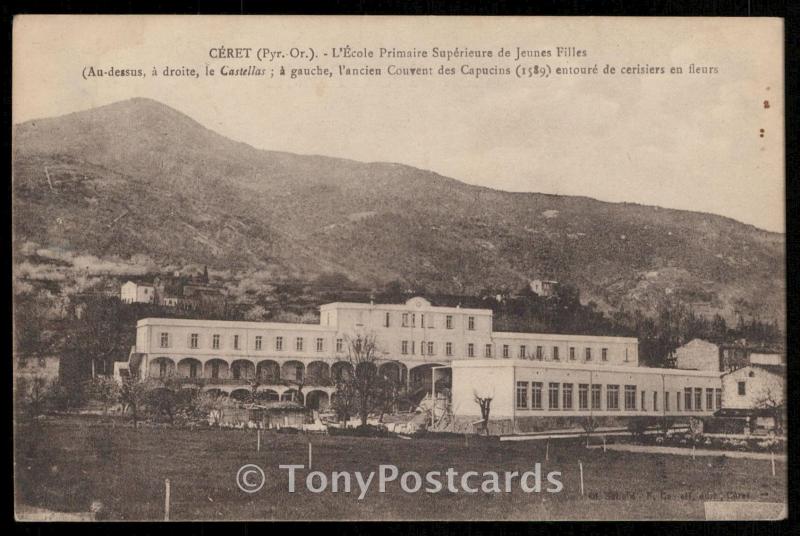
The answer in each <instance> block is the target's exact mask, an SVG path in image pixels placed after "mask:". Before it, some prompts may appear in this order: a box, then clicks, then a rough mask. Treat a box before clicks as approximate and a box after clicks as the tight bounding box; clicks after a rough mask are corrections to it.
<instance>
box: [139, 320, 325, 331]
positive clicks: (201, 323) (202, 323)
mask: <svg viewBox="0 0 800 536" xmlns="http://www.w3.org/2000/svg"><path fill="white" fill-rule="evenodd" d="M144 326H175V327H209V328H240V329H296V330H305V331H319V332H330V333H334V332H335V331H336V330H335V329H334V328H330V327H327V326H322V325H320V324H300V323H290V322H247V321H241V320H196V319H191V318H159V317H148V318H142V319H141V320H139V321H138V322H137V323H136V327H137V328H140V327H144Z"/></svg>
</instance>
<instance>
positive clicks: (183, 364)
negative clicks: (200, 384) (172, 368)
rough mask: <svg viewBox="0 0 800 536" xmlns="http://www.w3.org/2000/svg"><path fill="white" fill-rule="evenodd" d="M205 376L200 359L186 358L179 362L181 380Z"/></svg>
mask: <svg viewBox="0 0 800 536" xmlns="http://www.w3.org/2000/svg"><path fill="white" fill-rule="evenodd" d="M202 376H203V364H202V363H201V362H200V360H199V359H195V358H193V357H186V358H183V359H181V360H180V361H178V377H179V378H200V377H202Z"/></svg>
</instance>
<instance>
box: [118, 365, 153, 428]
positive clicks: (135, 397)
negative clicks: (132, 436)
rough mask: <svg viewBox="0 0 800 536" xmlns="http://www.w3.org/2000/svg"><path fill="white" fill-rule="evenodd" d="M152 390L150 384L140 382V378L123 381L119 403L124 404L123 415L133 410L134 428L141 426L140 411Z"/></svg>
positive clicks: (124, 379) (126, 378)
mask: <svg viewBox="0 0 800 536" xmlns="http://www.w3.org/2000/svg"><path fill="white" fill-rule="evenodd" d="M150 389H151V385H149V382H142V381H139V379H138V378H134V377H132V376H126V377H124V378H123V380H122V385H121V386H120V393H119V401H120V402H121V403H122V406H123V413H124V412H125V411H127V410H128V409H130V410H131V418H132V419H133V427H134V428H136V427H138V426H139V411H140V410H141V409H142V406H144V403H145V401H146V399H147V394H148V392H149V391H150Z"/></svg>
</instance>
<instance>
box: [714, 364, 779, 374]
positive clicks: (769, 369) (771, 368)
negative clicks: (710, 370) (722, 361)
mask: <svg viewBox="0 0 800 536" xmlns="http://www.w3.org/2000/svg"><path fill="white" fill-rule="evenodd" d="M751 368H755V369H762V370H765V371H767V372H769V373H771V374H775V375H776V376H783V377H785V376H786V365H762V364H761V363H751V364H749V365H745V366H744V367H740V368H737V369H736V370H732V371H730V372H726V373H724V374H723V376H727V375H728V374H736V373H737V372H741V371H743V370H747V369H751Z"/></svg>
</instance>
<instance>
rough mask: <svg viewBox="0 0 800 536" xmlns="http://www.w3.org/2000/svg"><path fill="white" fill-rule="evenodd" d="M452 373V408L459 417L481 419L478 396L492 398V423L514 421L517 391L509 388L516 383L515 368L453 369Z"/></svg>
mask: <svg viewBox="0 0 800 536" xmlns="http://www.w3.org/2000/svg"><path fill="white" fill-rule="evenodd" d="M484 361H485V360H484ZM452 374H453V386H452V399H451V400H452V402H451V408H452V409H453V414H454V415H455V416H456V417H461V418H464V417H467V418H469V419H470V420H478V419H480V418H481V410H480V406H478V403H477V402H475V393H478V394H479V395H480V396H491V397H492V405H491V407H490V420H491V419H502V418H510V417H511V416H512V415H513V414H514V407H513V403H514V400H513V392H512V390H511V389H508V386H509V385H512V384H513V383H514V369H513V367H497V366H492V364H483V365H475V366H471V367H453V368H452Z"/></svg>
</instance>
